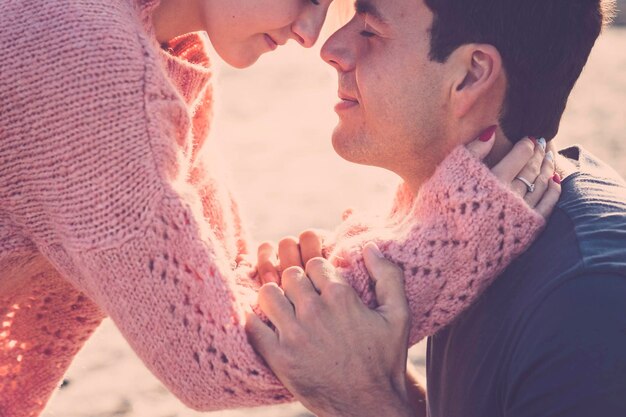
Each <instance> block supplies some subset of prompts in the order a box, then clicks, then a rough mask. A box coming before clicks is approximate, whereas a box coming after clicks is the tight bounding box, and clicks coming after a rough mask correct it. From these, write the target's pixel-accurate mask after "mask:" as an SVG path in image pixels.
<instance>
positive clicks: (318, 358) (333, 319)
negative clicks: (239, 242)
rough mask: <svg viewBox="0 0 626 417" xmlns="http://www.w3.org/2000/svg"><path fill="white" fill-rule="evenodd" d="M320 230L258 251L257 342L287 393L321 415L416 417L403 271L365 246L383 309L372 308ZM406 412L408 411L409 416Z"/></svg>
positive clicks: (253, 332)
mask: <svg viewBox="0 0 626 417" xmlns="http://www.w3.org/2000/svg"><path fill="white" fill-rule="evenodd" d="M321 255H322V238H321V236H320V235H319V234H317V233H315V232H313V231H307V232H304V233H302V234H301V235H300V238H299V239H298V240H296V239H294V238H285V239H283V240H281V241H280V243H279V245H278V254H276V251H275V249H274V247H273V246H272V245H271V244H269V243H265V244H263V245H261V246H260V247H259V250H258V266H257V268H258V272H259V276H260V277H261V278H262V280H263V282H264V285H263V287H262V288H261V290H260V291H259V306H260V308H261V309H262V310H263V312H264V313H265V314H266V315H267V317H268V318H269V320H270V321H271V322H272V324H273V325H274V326H275V330H272V329H271V328H270V327H268V326H267V325H266V324H265V323H264V322H263V321H261V320H260V319H259V318H258V317H257V316H256V315H253V314H251V315H249V316H248V320H247V325H246V331H247V333H248V338H249V340H250V343H251V344H252V346H253V347H254V348H255V350H256V351H257V352H258V353H259V354H260V355H261V356H262V357H263V358H264V359H265V361H266V362H267V364H268V366H269V367H270V368H271V369H272V370H273V371H274V373H275V374H276V376H277V377H278V378H279V379H280V380H281V382H282V383H283V384H284V385H285V387H286V388H287V389H288V390H289V391H291V393H292V394H293V395H294V396H295V397H296V399H298V400H299V401H300V402H302V404H303V405H304V406H305V407H307V408H308V409H309V410H311V411H313V412H314V413H316V414H317V415H318V416H339V415H341V416H352V415H355V416H356V415H359V416H363V415H368V413H371V414H372V415H377V416H380V415H390V416H393V415H410V414H409V412H408V409H409V407H408V398H407V388H406V360H407V348H408V346H407V345H408V329H409V312H408V306H407V301H406V296H405V294H404V275H403V272H402V270H400V269H399V268H398V267H397V266H395V265H394V264H392V263H391V262H389V261H387V260H386V259H385V258H384V257H383V255H382V253H381V252H380V250H379V249H378V248H377V247H376V245H374V244H372V243H370V244H367V245H366V246H365V247H364V250H363V255H364V260H365V265H366V266H367V268H368V271H369V273H370V275H371V277H372V279H373V281H374V283H375V291H376V297H377V300H378V303H379V307H378V308H377V309H375V310H370V309H369V308H367V307H366V306H365V305H364V304H363V303H362V302H361V300H360V299H359V298H358V296H357V294H356V292H355V291H354V290H353V289H352V287H351V286H350V285H348V283H346V282H345V281H344V279H343V278H342V277H341V275H340V274H338V273H337V271H336V270H335V268H334V267H333V266H332V264H331V263H330V262H329V261H328V260H326V259H324V258H322V256H321ZM405 410H406V411H405Z"/></svg>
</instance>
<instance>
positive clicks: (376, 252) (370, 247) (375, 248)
mask: <svg viewBox="0 0 626 417" xmlns="http://www.w3.org/2000/svg"><path fill="white" fill-rule="evenodd" d="M365 249H367V250H369V251H370V252H371V253H372V254H373V255H376V257H377V258H380V259H383V258H384V257H385V255H383V253H382V252H381V251H380V249H378V246H377V245H376V243H374V242H369V243H368V244H366V245H365Z"/></svg>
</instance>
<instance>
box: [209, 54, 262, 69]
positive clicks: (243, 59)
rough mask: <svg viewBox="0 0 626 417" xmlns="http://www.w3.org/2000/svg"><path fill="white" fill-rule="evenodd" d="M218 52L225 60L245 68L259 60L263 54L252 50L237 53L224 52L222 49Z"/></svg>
mask: <svg viewBox="0 0 626 417" xmlns="http://www.w3.org/2000/svg"><path fill="white" fill-rule="evenodd" d="M216 52H217V54H218V55H219V56H220V58H222V60H223V61H224V62H226V63H227V64H228V65H230V66H231V67H234V68H237V69H244V68H248V67H250V66H252V65H254V63H255V62H257V61H258V60H259V57H260V56H261V54H258V53H250V52H241V53H236V54H228V53H224V54H222V53H220V51H216Z"/></svg>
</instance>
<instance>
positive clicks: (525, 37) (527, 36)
mask: <svg viewBox="0 0 626 417" xmlns="http://www.w3.org/2000/svg"><path fill="white" fill-rule="evenodd" d="M425 3H426V5H427V6H428V7H429V8H430V10H431V11H432V12H433V14H434V21H433V26H432V28H431V50H430V58H431V59H432V60H434V61H437V62H445V61H446V60H447V59H448V57H449V56H450V54H451V53H452V52H453V51H454V50H455V49H457V48H458V47H459V46H461V45H464V44H469V43H484V44H489V45H493V46H494V47H496V48H497V49H498V51H499V52H500V55H501V56H502V61H503V65H504V69H505V71H506V74H507V80H508V89H507V93H506V96H505V99H504V106H503V112H502V114H501V118H500V124H501V127H502V129H503V130H504V133H505V134H506V135H507V137H508V138H509V139H510V140H512V141H517V140H519V139H521V138H522V137H524V136H526V135H529V136H536V137H541V136H543V137H545V138H546V139H548V140H549V139H552V138H554V137H555V136H556V134H557V132H558V129H559V122H560V120H561V116H562V115H563V111H564V110H565V106H566V104H567V98H568V96H569V94H570V92H571V90H572V88H573V87H574V84H575V83H576V80H577V79H578V77H579V76H580V73H581V72H582V69H583V67H584V66H585V64H586V63H587V59H588V57H589V54H590V52H591V48H592V47H593V45H594V43H595V41H596V39H597V38H598V36H599V35H600V32H601V30H602V27H603V25H604V24H605V23H607V22H608V21H609V20H610V18H611V17H612V16H613V10H614V6H615V2H614V0H425Z"/></svg>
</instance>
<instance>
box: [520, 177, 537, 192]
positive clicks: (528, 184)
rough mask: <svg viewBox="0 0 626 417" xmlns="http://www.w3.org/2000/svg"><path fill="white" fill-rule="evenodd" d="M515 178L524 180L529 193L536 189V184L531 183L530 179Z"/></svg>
mask: <svg viewBox="0 0 626 417" xmlns="http://www.w3.org/2000/svg"><path fill="white" fill-rule="evenodd" d="M515 179H516V180H520V181H521V182H523V183H524V185H525V186H526V189H527V190H528V192H529V193H532V192H533V191H535V184H531V183H530V181H528V180H527V179H526V178H522V177H515Z"/></svg>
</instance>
